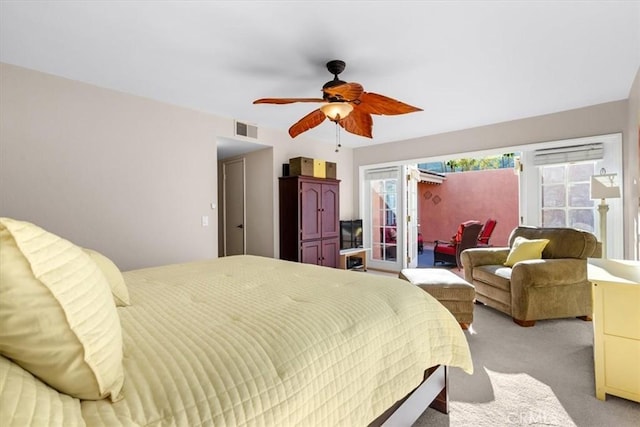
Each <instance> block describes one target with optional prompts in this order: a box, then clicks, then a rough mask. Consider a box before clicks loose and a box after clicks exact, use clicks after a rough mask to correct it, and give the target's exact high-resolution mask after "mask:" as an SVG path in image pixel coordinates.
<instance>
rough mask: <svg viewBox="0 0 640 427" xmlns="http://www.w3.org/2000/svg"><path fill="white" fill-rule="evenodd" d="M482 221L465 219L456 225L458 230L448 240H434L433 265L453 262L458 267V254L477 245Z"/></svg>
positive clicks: (459, 263)
mask: <svg viewBox="0 0 640 427" xmlns="http://www.w3.org/2000/svg"><path fill="white" fill-rule="evenodd" d="M481 228H482V223H481V222H480V221H475V220H473V221H465V222H463V223H461V224H460V225H459V226H458V232H457V233H456V235H455V236H454V237H453V239H451V241H448V242H442V241H439V240H436V245H435V247H434V248H433V265H434V266H435V265H436V263H438V262H442V263H446V264H455V265H456V266H457V267H458V269H460V267H461V265H462V263H461V262H460V254H461V253H462V251H464V250H465V249H469V248H475V247H477V246H478V235H479V234H480V229H481Z"/></svg>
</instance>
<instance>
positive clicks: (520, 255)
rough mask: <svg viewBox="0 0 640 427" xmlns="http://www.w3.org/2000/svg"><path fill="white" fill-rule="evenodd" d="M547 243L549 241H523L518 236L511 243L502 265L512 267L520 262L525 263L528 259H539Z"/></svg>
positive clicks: (523, 239) (522, 238)
mask: <svg viewBox="0 0 640 427" xmlns="http://www.w3.org/2000/svg"><path fill="white" fill-rule="evenodd" d="M548 243H549V239H532V240H529V239H525V238H524V237H521V236H518V237H516V238H515V239H514V241H513V246H512V247H511V250H510V251H509V255H508V256H507V260H506V261H505V263H504V265H506V266H507V267H513V266H514V265H515V264H516V263H518V262H520V261H526V260H529V259H541V258H542V251H543V250H544V248H545V247H546V246H547V244H548Z"/></svg>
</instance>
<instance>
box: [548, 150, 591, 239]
mask: <svg viewBox="0 0 640 427" xmlns="http://www.w3.org/2000/svg"><path fill="white" fill-rule="evenodd" d="M540 168H541V174H540V176H541V181H542V182H541V186H542V215H541V216H542V226H543V227H573V228H577V229H580V230H585V231H590V232H594V231H595V209H594V206H595V205H594V201H593V200H591V198H590V179H591V175H593V174H594V169H595V163H594V162H588V163H576V164H562V165H553V166H541V167H540Z"/></svg>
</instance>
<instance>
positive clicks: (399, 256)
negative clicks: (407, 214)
mask: <svg viewBox="0 0 640 427" xmlns="http://www.w3.org/2000/svg"><path fill="white" fill-rule="evenodd" d="M363 182H364V210H363V212H364V218H363V225H364V230H365V232H364V242H365V247H366V248H371V251H367V262H368V266H369V267H370V268H375V269H379V270H388V271H399V270H400V269H401V268H402V262H403V261H402V260H403V259H404V256H403V253H404V250H405V246H404V241H405V240H406V239H405V235H404V224H405V221H404V220H403V218H402V215H403V214H404V210H405V209H404V208H403V199H404V197H403V191H404V190H403V188H404V187H403V185H402V167H400V166H393V167H385V168H379V169H369V170H367V171H365V173H364V181H363Z"/></svg>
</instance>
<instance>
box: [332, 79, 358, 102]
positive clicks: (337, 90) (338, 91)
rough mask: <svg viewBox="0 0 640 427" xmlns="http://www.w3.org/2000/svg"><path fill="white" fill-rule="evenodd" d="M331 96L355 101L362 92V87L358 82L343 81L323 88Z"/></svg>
mask: <svg viewBox="0 0 640 427" xmlns="http://www.w3.org/2000/svg"><path fill="white" fill-rule="evenodd" d="M323 91H324V93H326V94H327V95H328V96H329V97H331V98H338V99H340V100H343V101H355V100H356V99H358V98H360V95H362V94H363V93H364V88H363V87H362V85H361V84H360V83H343V84H340V85H336V86H331V87H328V88H325V89H323Z"/></svg>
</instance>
